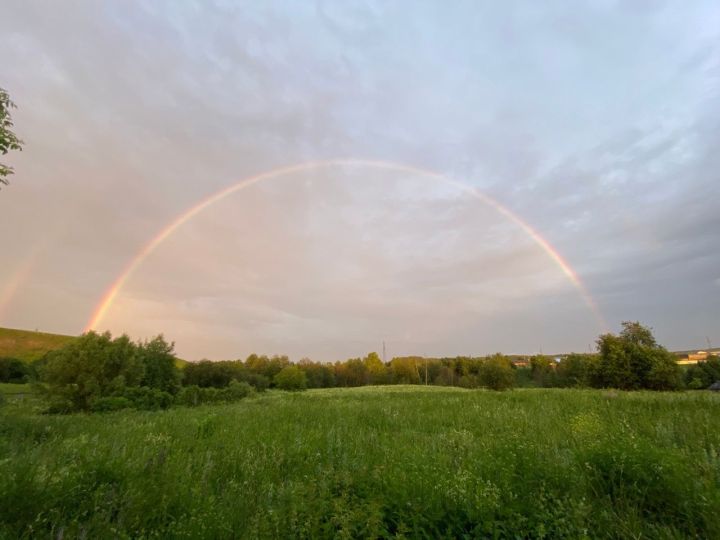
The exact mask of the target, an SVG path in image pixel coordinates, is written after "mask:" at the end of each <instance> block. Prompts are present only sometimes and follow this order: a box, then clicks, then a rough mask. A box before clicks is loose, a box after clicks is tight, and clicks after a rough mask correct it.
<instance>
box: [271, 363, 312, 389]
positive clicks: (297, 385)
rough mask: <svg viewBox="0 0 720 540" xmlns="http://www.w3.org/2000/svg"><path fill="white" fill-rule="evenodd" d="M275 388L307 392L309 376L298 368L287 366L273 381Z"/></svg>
mask: <svg viewBox="0 0 720 540" xmlns="http://www.w3.org/2000/svg"><path fill="white" fill-rule="evenodd" d="M273 381H274V383H275V386H277V387H278V388H280V389H281V390H305V389H306V388H307V376H306V375H305V372H304V371H303V370H302V369H300V368H299V367H297V366H287V367H284V368H283V369H282V371H280V373H278V374H277V375H275V378H274V379H273Z"/></svg>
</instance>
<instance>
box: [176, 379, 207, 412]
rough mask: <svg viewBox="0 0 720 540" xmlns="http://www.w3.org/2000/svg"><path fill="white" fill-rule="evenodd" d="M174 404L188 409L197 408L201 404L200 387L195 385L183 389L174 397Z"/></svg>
mask: <svg viewBox="0 0 720 540" xmlns="http://www.w3.org/2000/svg"><path fill="white" fill-rule="evenodd" d="M175 403H177V404H178V405H187V406H188V407H197V406H198V405H200V403H201V401H200V387H199V386H197V385H195V384H193V385H191V386H185V387H183V388H182V389H181V390H180V392H179V393H178V395H177V396H176V397H175Z"/></svg>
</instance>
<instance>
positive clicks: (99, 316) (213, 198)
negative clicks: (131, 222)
mask: <svg viewBox="0 0 720 540" xmlns="http://www.w3.org/2000/svg"><path fill="white" fill-rule="evenodd" d="M339 166H358V167H367V168H375V169H382V170H386V171H396V172H404V173H412V174H415V175H418V176H422V177H425V178H430V179H434V180H438V181H441V182H444V183H446V184H449V185H452V186H454V187H456V188H457V189H459V190H460V191H463V192H465V193H467V194H469V195H471V196H472V197H474V198H476V199H477V200H479V201H481V202H482V203H484V204H486V205H488V206H490V207H492V208H493V209H495V210H496V211H497V212H498V213H499V214H500V215H502V216H504V217H505V218H507V219H509V220H510V221H512V222H513V223H515V224H516V225H517V226H518V227H519V228H520V229H521V230H523V231H524V232H525V233H526V234H527V235H528V236H529V237H530V238H532V240H533V241H534V242H535V243H536V244H537V245H538V246H539V247H540V248H541V249H542V250H543V251H544V252H545V253H546V254H547V255H548V256H549V257H550V258H551V259H552V260H553V261H554V262H555V264H556V265H557V266H558V267H559V268H560V270H562V272H563V273H564V274H565V276H567V278H568V279H569V280H570V282H571V283H572V284H573V286H574V287H575V288H576V289H577V291H578V292H579V293H580V296H581V297H582V299H583V300H584V302H585V304H587V306H588V307H589V308H590V310H591V311H592V312H593V314H594V315H595V317H596V319H597V321H598V323H599V324H600V326H601V327H602V329H603V331H604V330H605V329H606V328H607V324H606V323H605V320H604V318H603V316H602V314H601V313H600V310H599V309H598V307H597V304H596V303H595V301H594V300H593V298H592V296H591V295H590V293H589V292H588V290H587V288H586V287H585V285H584V284H583V282H582V281H581V280H580V278H579V276H578V275H577V273H576V272H575V271H574V270H573V269H572V267H571V266H570V264H568V262H567V261H566V260H565V259H564V258H563V257H562V256H561V255H560V253H559V252H558V251H557V249H555V248H554V247H553V246H552V244H550V242H548V241H547V240H546V239H545V238H543V237H542V236H541V235H540V233H538V232H537V231H536V230H535V229H534V228H533V227H531V226H530V225H529V224H528V223H527V222H525V221H524V220H522V219H521V218H520V217H519V216H518V215H517V214H515V213H514V212H512V211H511V210H510V209H508V208H507V207H506V206H504V205H502V204H500V203H499V202H498V201H496V200H495V199H493V198H492V197H490V196H489V195H486V194H485V193H483V192H482V191H480V190H478V189H476V188H474V187H472V186H469V185H467V184H464V183H462V182H458V181H457V180H453V179H451V178H448V177H447V176H445V175H442V174H440V173H437V172H433V171H428V170H424V169H418V168H416V167H412V166H409V165H404V164H399V163H392V162H385V161H373V160H363V159H331V160H323V161H306V162H303V163H298V164H296V165H290V166H287V167H280V168H277V169H272V170H270V171H266V172H263V173H260V174H257V175H255V176H251V177H248V178H245V179H243V180H240V181H239V182H237V183H235V184H233V185H231V186H228V187H226V188H224V189H222V190H220V191H218V192H216V193H214V194H213V195H210V196H209V197H207V198H205V199H203V200H202V201H200V202H199V203H197V204H196V205H195V206H192V207H191V208H189V209H188V210H186V211H185V212H183V213H182V214H180V215H179V216H178V217H177V218H175V219H174V220H173V221H172V222H170V223H168V224H167V225H166V226H165V227H163V229H161V230H160V232H159V233H158V234H157V235H156V236H155V237H154V238H152V239H151V240H150V241H149V242H148V243H147V244H145V246H143V248H142V249H141V250H140V251H139V252H138V253H137V254H136V255H135V256H134V257H133V258H132V260H130V262H129V263H128V265H127V266H126V267H125V269H124V270H123V271H122V273H121V274H120V275H119V276H118V277H117V278H116V279H115V281H113V283H112V285H110V287H109V288H108V289H107V291H106V292H105V294H103V296H102V298H101V300H100V302H99V303H98V304H97V306H96V307H95V310H94V311H93V314H92V316H91V317H90V320H89V321H88V323H87V325H86V327H85V331H86V332H87V331H89V330H93V329H97V328H98V326H100V323H101V322H102V320H103V318H104V317H105V315H106V314H107V312H108V310H109V309H110V307H111V306H112V304H113V302H114V301H115V299H116V298H117V296H118V294H119V293H120V291H121V290H122V288H123V286H124V285H125V283H126V282H127V281H128V279H130V277H131V276H132V275H133V274H134V273H135V272H136V271H137V269H138V268H139V267H140V266H141V265H142V263H143V262H144V261H145V259H147V258H148V257H149V256H150V255H151V254H152V253H153V252H154V251H155V250H156V249H157V248H158V246H160V244H162V243H163V242H164V241H165V240H167V239H168V238H169V237H170V236H172V235H173V233H175V231H177V230H178V229H179V228H180V227H182V225H184V224H185V223H187V222H188V221H190V220H191V219H192V218H194V217H195V216H197V215H198V214H200V213H201V212H203V211H204V210H205V209H207V208H208V207H210V206H212V205H213V204H215V203H216V202H218V201H219V200H221V199H224V198H225V197H227V196H228V195H231V194H233V193H236V192H238V191H241V190H243V189H245V188H247V187H249V186H252V185H253V184H257V183H258V182H262V181H264V180H270V179H272V178H278V177H281V176H287V175H292V174H296V173H299V172H304V171H308V170H312V169H319V168H325V167H339Z"/></svg>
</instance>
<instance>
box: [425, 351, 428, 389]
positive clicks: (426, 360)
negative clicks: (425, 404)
mask: <svg viewBox="0 0 720 540" xmlns="http://www.w3.org/2000/svg"><path fill="white" fill-rule="evenodd" d="M427 364H428V359H427V356H426V357H425V386H427Z"/></svg>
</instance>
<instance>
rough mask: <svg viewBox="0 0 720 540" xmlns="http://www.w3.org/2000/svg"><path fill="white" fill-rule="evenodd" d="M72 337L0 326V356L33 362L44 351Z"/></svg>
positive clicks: (66, 341)
mask: <svg viewBox="0 0 720 540" xmlns="http://www.w3.org/2000/svg"><path fill="white" fill-rule="evenodd" d="M73 339H75V337H74V336H64V335H62V334H48V333H46V332H33V331H31V330H16V329H13V328H0V357H3V356H7V357H11V358H18V359H20V360H22V361H24V362H34V361H35V360H37V359H39V358H41V357H42V356H43V355H44V354H45V353H46V352H48V351H54V350H55V349H59V348H60V347H62V346H63V345H65V344H66V343H68V342H69V341H72V340H73Z"/></svg>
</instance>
